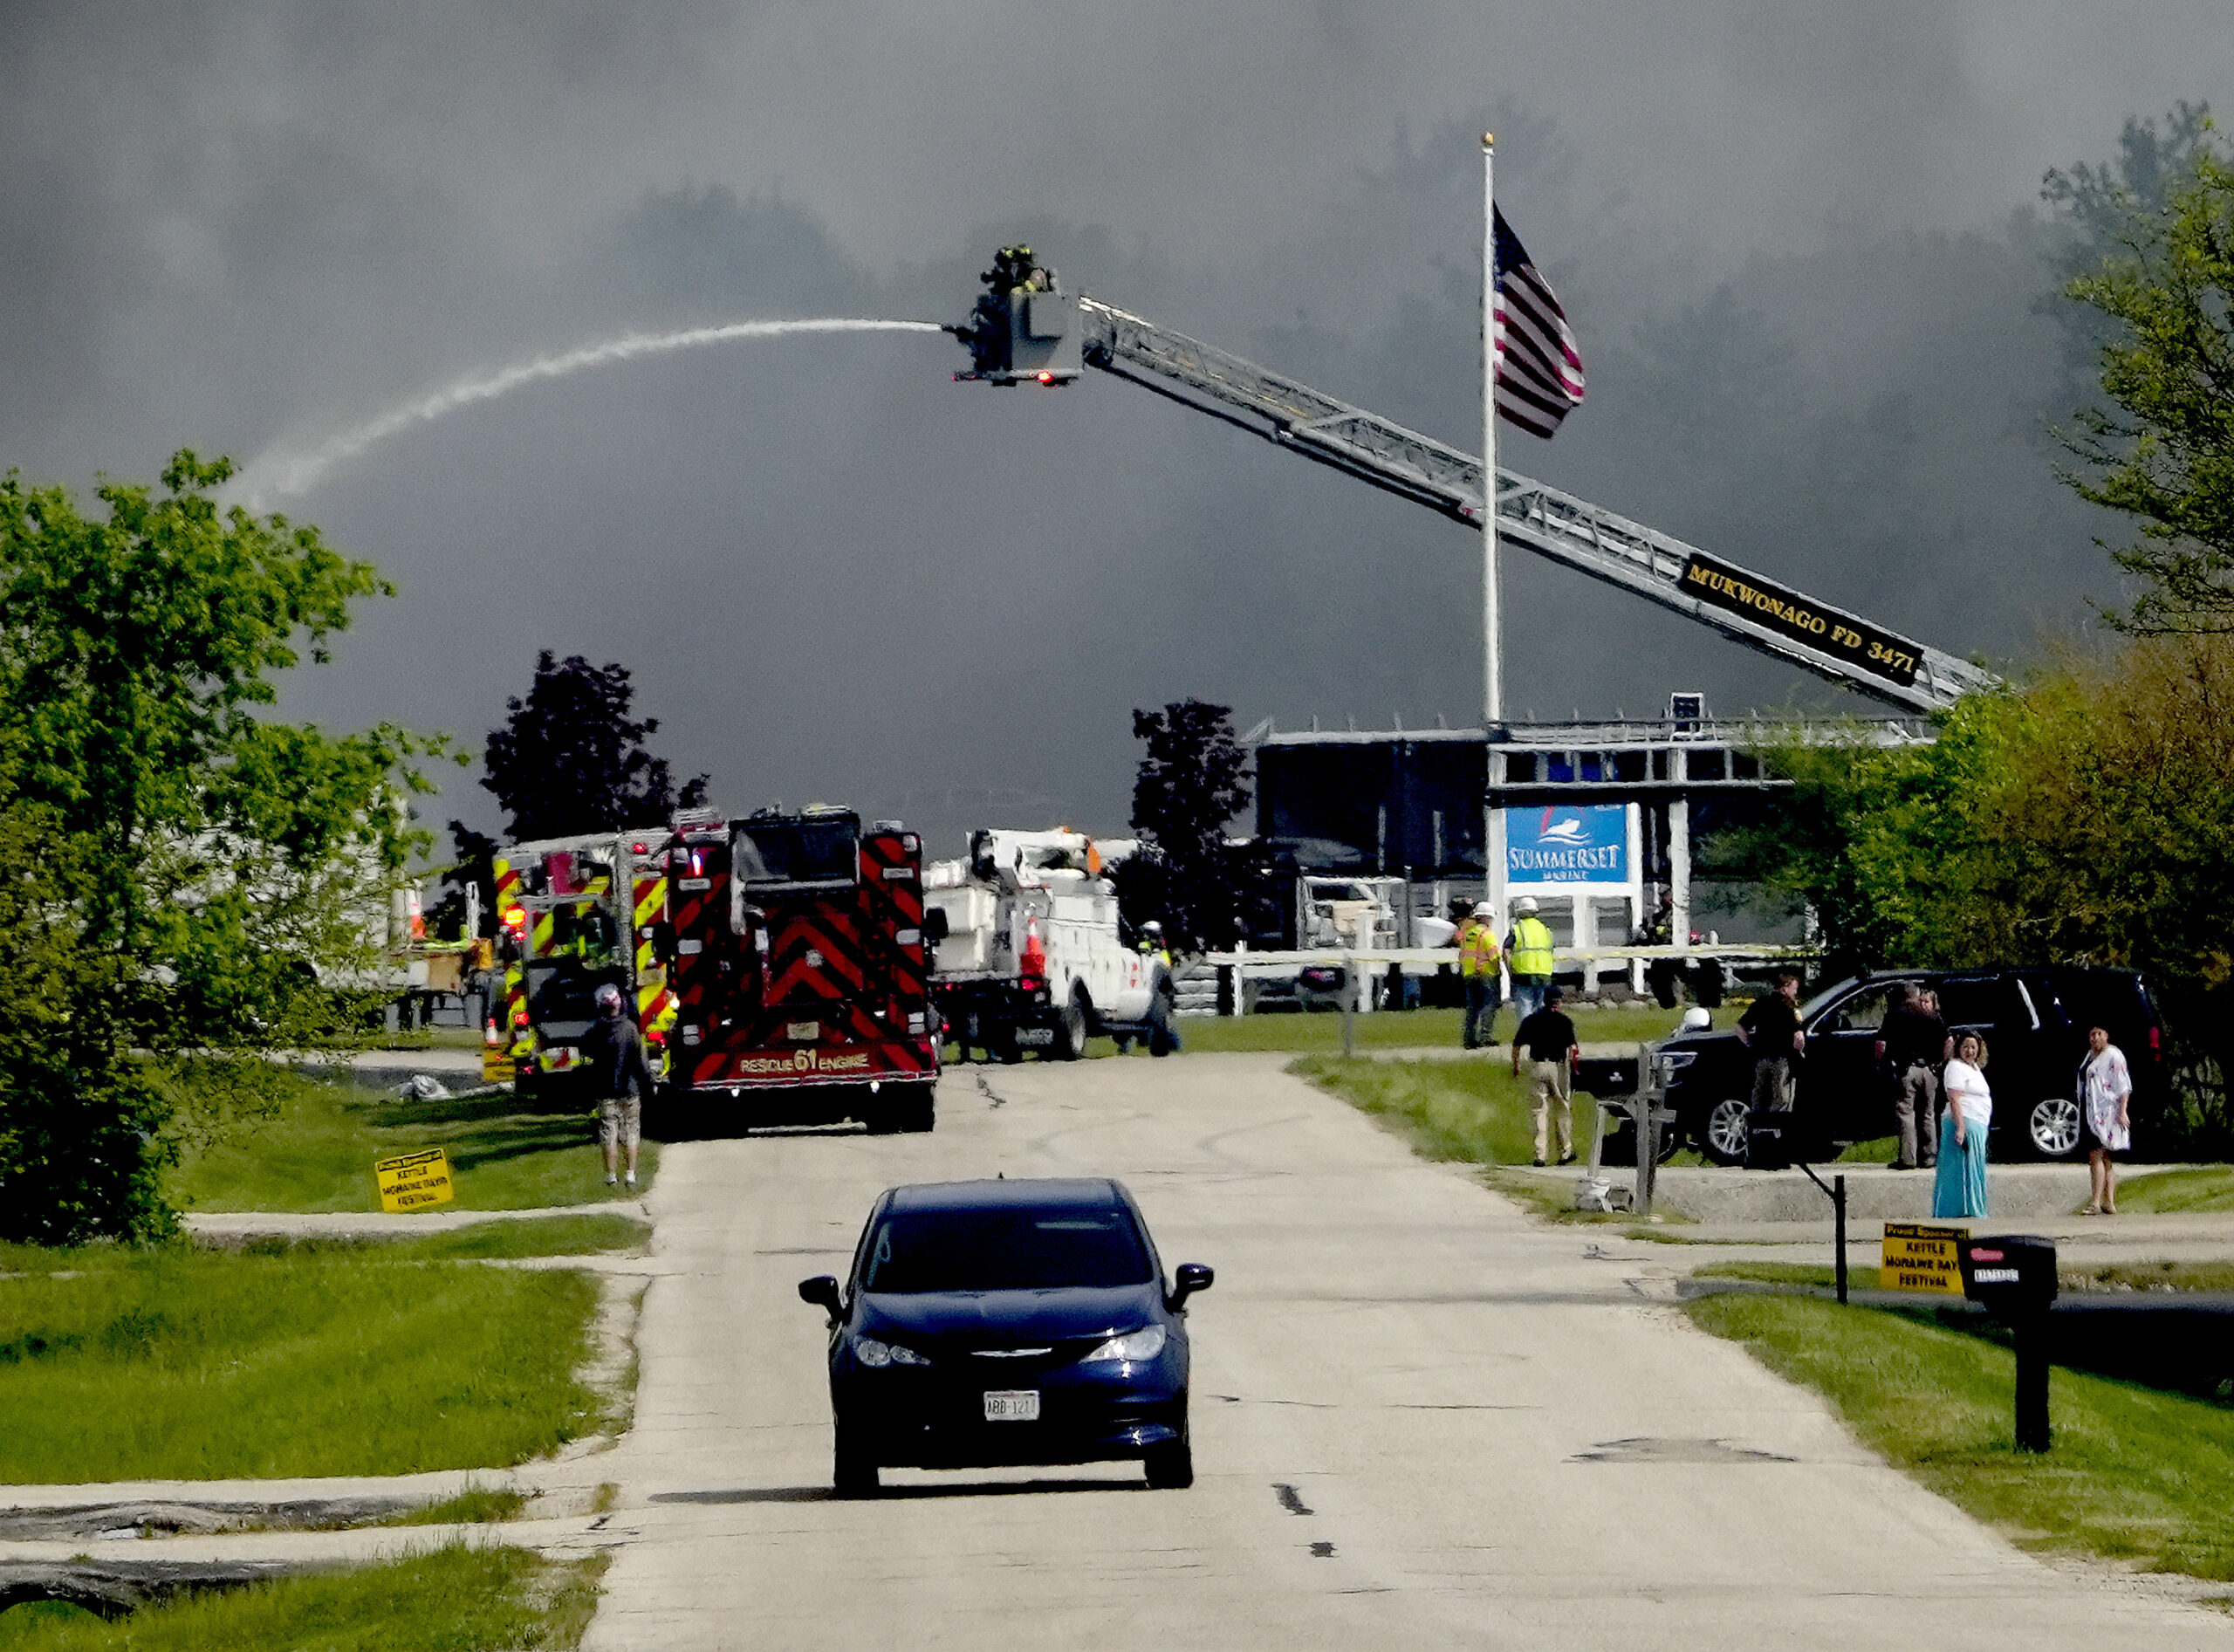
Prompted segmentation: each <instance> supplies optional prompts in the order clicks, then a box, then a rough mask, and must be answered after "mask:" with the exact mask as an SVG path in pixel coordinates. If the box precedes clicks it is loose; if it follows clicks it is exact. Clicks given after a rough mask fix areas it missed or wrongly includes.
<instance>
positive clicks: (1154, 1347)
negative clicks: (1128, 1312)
mask: <svg viewBox="0 0 2234 1652" xmlns="http://www.w3.org/2000/svg"><path fill="white" fill-rule="evenodd" d="M1164 1334H1165V1333H1164V1329H1163V1327H1162V1326H1160V1325H1151V1326H1143V1327H1142V1328H1141V1329H1140V1330H1138V1331H1128V1332H1127V1333H1125V1334H1124V1335H1123V1336H1114V1337H1111V1338H1110V1339H1109V1340H1108V1341H1107V1342H1105V1343H1103V1344H1102V1345H1101V1346H1100V1347H1098V1348H1096V1349H1095V1350H1094V1351H1093V1353H1091V1354H1087V1355H1086V1358H1085V1359H1083V1360H1080V1361H1079V1364H1080V1365H1092V1364H1093V1362H1094V1361H1096V1360H1122V1361H1125V1362H1126V1363H1127V1364H1128V1365H1130V1364H1134V1363H1137V1362H1138V1361H1142V1360H1153V1359H1154V1358H1155V1356H1156V1355H1157V1354H1161V1353H1162V1352H1163V1343H1164Z"/></svg>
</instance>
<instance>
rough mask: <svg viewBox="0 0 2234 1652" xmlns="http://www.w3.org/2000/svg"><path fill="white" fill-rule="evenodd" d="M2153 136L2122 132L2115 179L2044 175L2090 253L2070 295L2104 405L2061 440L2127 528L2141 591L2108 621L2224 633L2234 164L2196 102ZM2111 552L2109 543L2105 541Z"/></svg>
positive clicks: (2076, 470)
mask: <svg viewBox="0 0 2234 1652" xmlns="http://www.w3.org/2000/svg"><path fill="white" fill-rule="evenodd" d="M2171 125H2172V130H2171V132H2170V133H2169V135H2168V136H2167V137H2165V138H2163V139H2161V140H2160V139H2159V138H2158V136H2157V134H2156V133H2155V127H2154V126H2153V125H2149V126H2148V127H2145V129H2144V130H2143V131H2142V132H2141V136H2142V137H2145V138H2146V139H2147V140H2148V141H2147V142H2146V143H2143V144H2141V145H2140V147H2139V148H2138V149H2137V148H2136V147H2135V146H2136V143H2137V142H2139V139H2138V138H2137V136H2136V128H2135V126H2134V125H2132V124H2130V123H2129V124H2128V128H2127V139H2128V145H2127V147H2128V154H2127V155H2126V156H2125V158H2124V161H2125V164H2124V165H2123V166H2122V167H2121V168H2120V171H2119V172H2118V173H2117V174H2116V175H2113V174H2112V173H2111V172H2110V171H2109V170H2108V169H2107V168H2095V169H2093V170H2089V169H2088V168H2079V169H2078V170H2077V171H2076V172H2075V173H2074V174H2073V175H2070V176H2069V177H2067V178H2066V177H2065V176H2063V175H2059V174H2055V173H2051V174H2050V175H2049V178H2048V184H2049V191H2048V193H2049V198H2050V200H2051V202H2055V203H2057V204H2059V205H2060V206H2061V207H2062V208H2063V209H2066V211H2067V213H2068V214H2069V216H2071V218H2072V219H2073V222H2074V223H2075V224H2077V225H2078V226H2079V227H2080V229H2081V230H2083V231H2084V232H2085V234H2084V236H2083V238H2082V241H2081V243H2080V245H2081V246H2082V247H2083V248H2093V249H2094V250H2096V252H2097V254H2098V256H2097V257H2095V258H2094V261H2093V262H2092V264H2091V266H2090V267H2086V268H2083V269H2081V270H2080V271H2078V272H2077V273H2075V274H2073V276H2072V278H2071V279H2070V280H2069V282H2068V284H2066V288H2065V291H2066V294H2067V296H2068V297H2070V298H2073V299H2075V300H2077V301H2078V302H2079V303H2080V305H2085V306H2087V309H2088V310H2089V311H2091V312H2094V315H2095V316H2096V317H2097V318H2098V325H2097V331H2096V337H2097V339H2098V349H2097V362H2098V366H2099V370H2100V379H2101V390H2102V395H2101V400H2100V401H2098V402H2095V403H2094V404H2093V405H2091V406H2088V407H2086V408H2081V409H2080V410H2079V411H2078V413H2077V414H2076V415H2074V416H2073V422H2072V424H2071V426H2070V427H2069V428H2066V429H2064V430H2059V432H2058V433H2057V434H2058V436H2059V439H2060V440H2061V441H2062V442H2063V443H2064V445H2065V446H2066V448H2067V449H2069V451H2070V452H2071V453H2072V454H2073V456H2074V457H2075V458H2076V459H2077V460H2078V461H2079V463H2078V464H2077V465H2076V466H2075V467H2073V468H2070V469H2068V470H2065V471H2063V472H2062V473H2061V474H2062V475H2063V476H2064V478H2065V480H2066V481H2067V482H2068V483H2070V484H2071V485H2072V486H2073V488H2074V489H2075V490H2077V491H2078V493H2079V494H2080V497H2083V498H2085V499H2087V500H2090V501H2091V502H2093V503H2094V504H2099V505H2102V506H2105V507H2107V509H2109V510H2112V511H2118V512H2120V513H2121V514H2123V515H2125V516H2128V517H2130V518H2134V519H2135V524H2136V531H2137V537H2136V538H2134V539H2132V540H2130V541H2129V542H2128V543H2126V544H2124V545H2108V546H2107V548H2108V549H2110V551H2111V552H2112V554H2113V555H2114V557H2115V558H2116V559H2117V562H2118V564H2119V566H2121V567H2123V568H2124V569H2125V570H2126V571H2127V572H2128V573H2131V574H2133V575H2134V576H2135V577H2136V578H2137V579H2139V581H2140V583H2141V591H2140V593H2139V595H2138V596H2137V597H2136V598H2135V600H2134V601H2133V602H2132V604H2131V605H2130V606H2129V607H2127V608H2126V609H2124V610H2123V611H2122V612H2120V613H2118V614H2114V616H2113V617H2114V620H2116V622H2117V623H2119V624H2121V625H2122V626H2124V627H2128V628H2130V629H2133V630H2135V631H2140V632H2144V633H2153V632H2175V633H2192V632H2223V631H2229V630H2234V163H2230V161H2229V158H2228V156H2227V154H2225V153H2224V150H2223V149H2222V148H2221V147H2219V146H2217V144H2215V143H2214V142H2213V141H2211V139H2212V127H2211V126H2210V118H2209V116H2208V114H2207V113H2204V112H2203V110H2202V109H2201V108H2200V106H2186V105H2183V106H2182V107H2181V108H2180V109H2179V110H2177V111H2176V112H2175V118H2174V120H2173V122H2172V123H2171ZM2105 543H2106V545H2107V542H2105Z"/></svg>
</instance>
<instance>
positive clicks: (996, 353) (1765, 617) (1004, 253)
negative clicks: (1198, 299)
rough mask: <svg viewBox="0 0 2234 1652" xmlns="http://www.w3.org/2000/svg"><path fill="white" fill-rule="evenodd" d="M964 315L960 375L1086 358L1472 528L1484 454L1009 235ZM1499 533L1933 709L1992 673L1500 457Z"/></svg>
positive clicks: (1075, 373)
mask: <svg viewBox="0 0 2234 1652" xmlns="http://www.w3.org/2000/svg"><path fill="white" fill-rule="evenodd" d="M984 280H985V282H986V290H985V291H984V292H983V293H982V294H981V295H980V296H979V298H978V299H977V307H976V308H975V310H974V311H973V312H971V315H970V319H969V320H968V321H967V322H964V323H963V324H961V325H960V326H950V327H949V331H950V332H954V333H955V334H956V336H957V337H959V338H960V339H962V341H963V345H964V346H967V347H968V349H969V350H970V355H971V358H972V360H973V364H974V365H973V366H972V367H970V369H969V370H968V371H966V372H962V373H957V374H955V377H956V379H959V380H981V381H983V382H987V383H992V384H998V385H1020V384H1037V385H1048V386H1053V385H1062V384H1067V383H1070V382H1071V381H1072V380H1076V379H1077V378H1078V377H1079V375H1080V374H1081V372H1082V371H1083V370H1084V368H1086V367H1096V368H1099V369H1100V371H1102V372H1104V373H1107V374H1114V376H1116V377H1118V378H1120V379H1127V380H1131V381H1132V382H1133V383H1134V384H1137V385H1141V386H1143V387H1146V388H1148V389H1150V390H1153V391H1155V393H1156V394H1158V395H1162V396H1168V397H1169V398H1170V399H1171V400H1173V401H1177V402H1180V403H1182V405H1184V406H1187V407H1190V408H1194V409H1195V410H1196V411H1197V412H1199V413H1206V414H1209V415H1211V416H1212V417H1214V418H1218V419H1223V420H1224V421H1226V422H1228V423H1230V424H1235V425H1238V426H1239V427H1240V428H1243V429H1244V430H1249V431H1251V432H1254V433H1255V434H1256V435H1261V436H1263V437H1264V438H1265V439H1266V440H1267V441H1270V442H1277V443H1278V445H1279V446H1281V447H1283V448H1285V449H1288V450H1289V451H1290V452H1292V453H1299V454H1301V455H1302V456H1304V457H1305V458H1307V459H1314V460H1317V461H1318V462H1319V463H1321V464H1325V465H1330V466H1332V467H1333V469H1335V470H1341V471H1345V472H1347V474H1349V475H1351V476H1356V477H1358V478H1360V480H1362V481H1366V482H1369V483H1372V484H1373V485H1374V486H1375V487H1377V488H1381V489H1385V490H1388V492H1390V493H1394V494H1396V495H1399V496H1400V497H1403V498H1407V499H1410V500H1413V501H1415V502H1416V503H1417V504H1423V505H1426V506H1427V507H1428V508H1429V509H1430V510H1432V511H1439V512H1441V513H1442V514H1443V515H1444V516H1447V517H1449V518H1451V519H1452V520H1454V521H1456V522H1459V523H1462V524H1465V525H1466V526H1468V527H1470V528H1472V529H1473V530H1474V531H1477V532H1479V531H1481V528H1482V523H1483V511H1484V509H1485V508H1490V507H1488V506H1486V505H1485V498H1486V491H1487V490H1485V489H1484V485H1483V476H1482V469H1483V467H1482V462H1481V460H1480V459H1478V458H1477V457H1475V456H1473V455H1471V454H1468V453H1462V452H1460V451H1459V450H1458V449H1456V448H1452V447H1447V446H1445V445H1444V444H1443V443H1442V442H1437V441H1436V440H1435V439H1434V438H1433V437H1432V436H1424V435H1420V434H1419V432H1417V431H1415V430H1408V429H1406V428H1404V427H1403V426H1402V425H1400V424H1397V423H1395V422H1393V421H1391V420H1388V419H1384V418H1381V416H1380V415H1377V414H1373V413H1368V412H1367V411H1366V410H1365V409H1364V408H1354V407H1352V406H1351V405H1350V404H1349V403H1347V402H1346V401H1340V400H1338V399H1337V398H1335V397H1333V396H1330V395H1327V394H1325V393H1324V392H1322V391H1318V390H1314V389H1312V387H1310V386H1308V385H1306V384H1303V383H1301V382H1299V381H1298V380H1294V379H1291V378H1288V377H1286V376H1285V375H1284V374H1278V373H1274V372H1271V370H1269V369H1267V368H1264V367H1258V366H1257V365H1256V363H1254V362H1251V361H1244V360H1242V358H1240V357H1239V356H1237V355H1230V354H1228V353H1226V352H1225V351H1223V350H1220V349H1217V348H1216V347H1215V346H1210V345H1207V344H1204V343H1203V342H1202V341H1201V340H1199V339H1190V338H1189V337H1187V336H1186V335H1185V334H1183V333H1179V332H1172V331H1171V330H1170V329H1169V328H1167V327H1161V326H1157V325H1156V324H1155V322H1153V321H1150V320H1148V319H1146V318H1145V317H1142V316H1136V315H1134V314H1132V313H1131V312H1128V311H1124V310H1120V309H1118V308H1117V307H1116V306H1115V305H1107V304H1104V303H1102V302H1100V300H1099V299H1096V298H1089V297H1086V296H1084V295H1077V296H1073V295H1072V294H1069V293H1066V292H1065V291H1063V290H1062V285H1061V283H1060V282H1059V280H1058V279H1057V278H1056V275H1055V272H1054V271H1052V270H1050V269H1046V268H1045V267H1044V266H1041V265H1039V264H1037V263H1035V262H1034V261H1033V259H1032V257H1031V250H1030V249H1029V248H1024V247H1011V248H1004V249H1002V250H1001V252H1000V253H999V254H998V255H997V257H995V259H994V262H993V268H992V269H991V270H990V271H987V272H986V274H985V276H984ZM1494 510H1495V511H1496V519H1497V534H1498V537H1499V538H1502V539H1504V541H1505V542H1506V543H1508V544H1511V545H1519V546H1522V547H1524V548H1525V549H1527V550H1530V551H1533V552H1537V553H1538V555H1541V556H1545V557H1549V558H1550V559H1552V561H1554V562H1557V563H1559V564H1561V565H1563V566H1566V567H1570V568H1573V569H1575V570H1577V571H1578V572H1582V573H1586V574H1588V575H1590V576H1591V578H1593V579H1600V580H1603V581H1604V582H1605V583H1606V584H1607V585H1610V586H1616V587H1617V588H1619V589H1621V590H1623V591H1627V592H1629V593H1633V594H1634V595H1637V596H1641V597H1642V598H1644V599H1645V600H1647V601H1649V602H1655V603H1658V604H1659V605H1660V606H1661V607H1664V608H1671V609H1673V610H1675V611H1676V613H1678V614H1683V615H1685V616H1686V617H1688V618H1689V619H1692V620H1697V621H1698V622H1699V623H1700V624H1702V625H1706V626H1710V627H1713V628H1714V629H1716V630H1717V631H1720V632H1722V633H1723V634H1724V635H1726V636H1730V637H1733V638H1735V639H1736V640H1737V641H1740V642H1743V643H1744V644H1746V645H1747V646H1748V647H1750V648H1758V649H1759V650H1760V651H1762V652H1763V653H1765V654H1770V655H1775V656H1776V657H1778V659H1781V660H1785V661H1790V662H1791V663H1792V664H1794V665H1798V666H1800V667H1802V668H1805V669H1806V670H1809V671H1813V672H1814V673H1815V674H1816V675H1819V676H1821V677H1825V678H1827V679H1828V680H1829V681H1831V682H1836V683H1839V684H1840V685H1842V686H1843V687H1846V688H1849V689H1855V690H1857V691H1859V692H1861V693H1862V694H1866V695H1869V696H1874V698H1876V699H1879V700H1882V701H1886V702H1888V703H1891V704H1893V705H1895V706H1898V707H1900V708H1902V709H1903V710H1905V711H1908V712H1910V713H1922V714H1929V713H1931V712H1934V711H1937V710H1940V709H1943V708H1945V707H1947V706H1949V705H1951V704H1953V703H1955V701H1956V700H1957V699H1959V698H1960V697H1961V696H1963V695H1965V694H1969V693H1972V692H1974V691H1977V690H1979V689H1990V688H1993V687H1995V686H1997V685H1998V682H2000V679H1999V678H1998V677H1996V676H1995V675H1993V674H1992V673H1991V672H1989V671H1986V670H1984V668H1981V667H1978V666H1976V665H1973V664H1971V663H1970V661H1966V660H1962V659H1958V658H1956V656H1955V655H1951V654H1948V653H1945V652H1944V651H1943V650H1941V649H1938V648H1932V647H1930V646H1929V644H1926V643H1921V642H1916V641H1912V640H1910V639H1908V638H1907V637H1903V636H1901V635H1899V634H1897V633H1895V632H1892V631H1889V630H1888V629H1886V628H1885V627H1882V626H1878V625H1874V624H1872V623H1871V622H1870V621H1868V620H1864V619H1862V618H1861V617H1860V616H1858V615H1856V614H1848V613H1845V612H1842V611H1841V610H1840V609H1837V608H1834V607H1832V606H1831V605H1829V604H1828V603H1824V602H1819V601H1817V600H1815V599H1813V597H1810V596H1808V595H1806V593H1804V592H1801V591H1799V590H1796V589H1794V588H1793V587H1792V586H1787V585H1785V584H1783V583H1782V582H1781V581H1778V580H1775V579H1768V578H1765V577H1764V576H1762V575H1759V574H1756V573H1753V572H1751V571H1750V570H1747V569H1745V568H1743V567H1740V566H1737V564H1735V563H1732V562H1729V561H1725V560H1723V559H1721V558H1718V557H1716V556H1713V555H1711V554H1710V553H1709V552H1705V551H1703V550H1701V549H1700V548H1699V547H1698V546H1696V545H1687V544H1685V543H1684V542H1683V541H1682V540H1681V539H1677V538H1672V537H1670V536H1669V535H1668V534H1665V533H1662V532H1659V531H1656V530H1655V529H1652V528H1648V527H1646V526H1645V525H1644V524H1642V523H1640V522H1634V521H1632V520H1630V519H1629V518H1627V517H1623V516H1617V515H1615V514H1614V512H1613V511H1607V510H1603V509H1601V508H1600V507H1599V506H1597V505H1594V504H1589V503H1588V502H1586V501H1585V500H1582V499H1579V498H1577V497H1574V496H1573V494H1571V493H1566V492H1563V491H1561V490H1559V489H1557V488H1553V487H1548V486H1546V485H1545V483H1540V482H1537V481H1533V480H1532V479H1530V478H1529V477H1527V476H1519V475H1516V474H1515V473H1514V472H1512V471H1511V470H1505V469H1504V468H1503V467H1502V466H1500V467H1499V468H1498V470H1497V498H1496V503H1495V505H1494Z"/></svg>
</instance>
